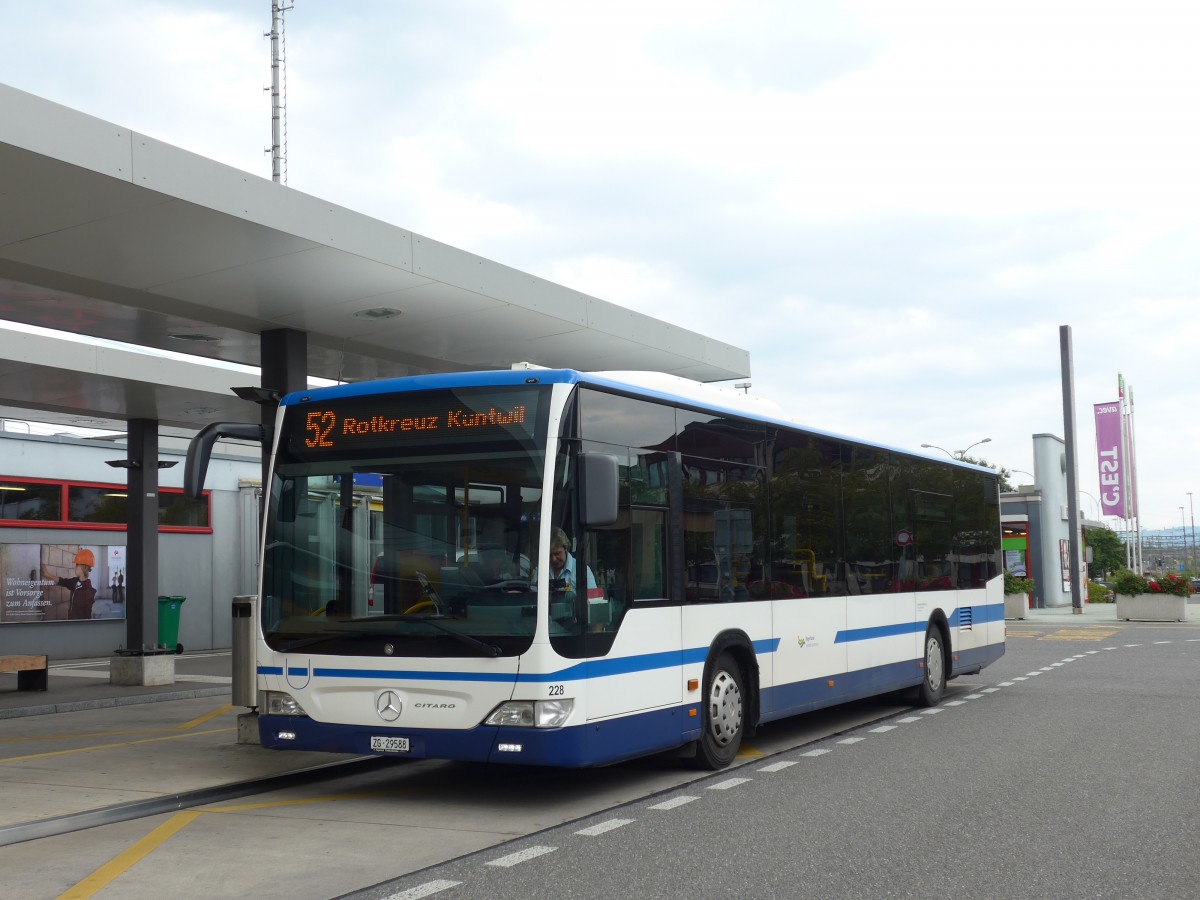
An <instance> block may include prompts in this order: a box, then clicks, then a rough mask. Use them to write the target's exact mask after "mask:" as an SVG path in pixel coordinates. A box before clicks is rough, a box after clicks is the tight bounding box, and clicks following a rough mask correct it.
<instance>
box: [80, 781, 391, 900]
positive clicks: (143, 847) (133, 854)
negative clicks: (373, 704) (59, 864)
mask: <svg viewBox="0 0 1200 900" xmlns="http://www.w3.org/2000/svg"><path fill="white" fill-rule="evenodd" d="M377 793H378V795H380V796H382V795H384V794H391V793H396V792H394V791H379V792H377ZM372 796H376V792H366V793H359V794H329V795H326V796H324V797H309V798H307V799H300V800H277V801H274V802H272V803H245V804H241V805H238V806H219V807H214V808H212V809H196V810H188V811H187V812H179V813H175V815H173V816H171V818H169V819H167V821H165V822H164V823H163V824H161V825H159V826H158V827H157V828H155V829H154V830H153V831H151V832H150V833H149V834H148V835H146V836H145V837H144V838H142V839H141V840H140V841H138V842H137V843H136V844H134V845H133V846H132V847H130V848H129V849H127V850H125V851H124V852H122V853H119V854H118V855H117V856H114V857H113V858H112V859H111V860H109V861H108V862H106V863H105V864H104V865H102V866H101V867H100V868H98V869H97V870H96V871H94V872H93V873H92V874H91V875H89V876H87V877H86V878H85V879H83V881H81V882H79V883H78V884H77V885H75V886H74V887H72V888H70V889H68V890H67V891H65V892H64V893H62V894H59V895H58V897H57V900H87V898H89V897H92V896H94V895H95V894H96V892H97V891H100V890H103V889H104V888H106V887H108V885H110V884H112V882H113V881H115V880H116V879H117V878H119V877H121V876H122V875H124V874H125V873H126V872H128V871H129V870H130V869H132V868H133V867H134V866H136V865H137V864H138V863H139V862H141V861H142V860H143V859H145V858H146V857H147V856H149V855H150V854H151V853H153V852H154V851H155V850H157V849H158V848H159V847H161V846H162V845H163V844H164V843H166V841H167V840H169V839H170V838H171V837H173V836H174V835H176V834H178V833H179V831H181V830H182V829H184V828H186V827H187V826H188V825H190V824H191V823H192V822H194V821H196V819H198V818H200V817H201V816H203V815H208V814H210V813H234V812H249V811H251V810H256V809H274V808H278V807H283V806H301V805H304V804H308V803H331V802H335V801H337V800H359V799H362V798H364V797H372Z"/></svg>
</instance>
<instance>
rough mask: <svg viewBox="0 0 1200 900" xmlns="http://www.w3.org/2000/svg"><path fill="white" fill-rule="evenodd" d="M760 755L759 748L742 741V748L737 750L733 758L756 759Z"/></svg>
mask: <svg viewBox="0 0 1200 900" xmlns="http://www.w3.org/2000/svg"><path fill="white" fill-rule="evenodd" d="M760 756H762V751H761V750H756V749H755V748H754V747H751V746H750V745H749V744H747V743H746V742H745V741H743V742H742V749H740V750H739V751H738V754H737V756H735V757H734V759H757V758H758V757H760Z"/></svg>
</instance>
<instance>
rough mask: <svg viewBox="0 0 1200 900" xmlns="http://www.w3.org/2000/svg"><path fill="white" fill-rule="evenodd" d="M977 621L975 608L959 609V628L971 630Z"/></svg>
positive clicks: (963, 607)
mask: <svg viewBox="0 0 1200 900" xmlns="http://www.w3.org/2000/svg"><path fill="white" fill-rule="evenodd" d="M974 620H975V607H973V606H960V607H959V608H958V627H959V628H970V627H971V624H972V623H973V622H974Z"/></svg>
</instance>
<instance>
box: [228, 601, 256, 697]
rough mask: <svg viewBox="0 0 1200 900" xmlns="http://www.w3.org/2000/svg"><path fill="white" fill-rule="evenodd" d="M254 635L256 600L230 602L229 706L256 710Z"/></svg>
mask: <svg viewBox="0 0 1200 900" xmlns="http://www.w3.org/2000/svg"><path fill="white" fill-rule="evenodd" d="M257 634H258V597H257V595H255V594H247V595H243V596H239V597H234V598H233V684H232V694H233V705H234V706H246V707H249V708H250V709H257V708H258V672H257V666H256V665H255V657H254V641H255V638H256V636H257Z"/></svg>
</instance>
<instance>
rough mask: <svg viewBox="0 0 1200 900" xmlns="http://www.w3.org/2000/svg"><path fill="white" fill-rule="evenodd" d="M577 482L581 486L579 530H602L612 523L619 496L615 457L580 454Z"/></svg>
mask: <svg viewBox="0 0 1200 900" xmlns="http://www.w3.org/2000/svg"><path fill="white" fill-rule="evenodd" d="M579 480H580V483H581V484H582V486H583V490H582V492H581V494H580V497H579V501H580V505H581V507H582V508H581V509H580V516H581V518H582V519H583V527H584V528H605V527H607V526H609V525H613V524H615V523H616V521H617V499H618V497H619V495H620V469H619V464H618V463H617V458H616V457H615V456H613V455H611V454H609V453H580V454H579Z"/></svg>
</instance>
